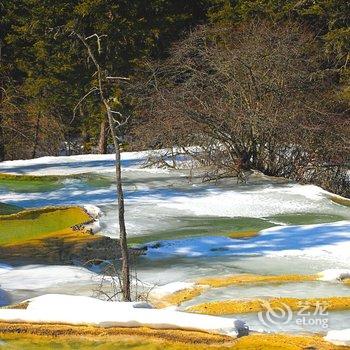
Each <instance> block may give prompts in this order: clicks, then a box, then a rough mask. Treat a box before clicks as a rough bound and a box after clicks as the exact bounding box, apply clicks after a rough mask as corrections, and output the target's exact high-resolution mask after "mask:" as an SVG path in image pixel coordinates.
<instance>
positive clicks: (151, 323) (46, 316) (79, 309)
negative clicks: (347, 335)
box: [0, 294, 248, 338]
mask: <svg viewBox="0 0 350 350" xmlns="http://www.w3.org/2000/svg"><path fill="white" fill-rule="evenodd" d="M29 301H30V303H29V306H28V308H27V309H26V310H18V309H0V321H4V322H26V323H55V324H71V325H91V326H97V327H143V326H145V327H150V328H155V329H183V330H195V331H204V332H209V333H216V334H223V335H228V336H231V337H234V338H236V337H237V336H238V335H240V334H246V333H247V332H248V327H247V325H246V324H245V322H243V321H240V320H237V319H232V318H223V317H216V316H208V315H199V314H192V313H186V312H181V311H175V310H170V309H151V308H149V306H148V305H144V306H146V307H143V305H140V303H124V302H107V301H102V300H99V299H94V298H90V297H81V296H70V295H59V294H54V295H43V296H40V297H37V298H33V299H30V300H29Z"/></svg>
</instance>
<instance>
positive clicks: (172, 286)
mask: <svg viewBox="0 0 350 350" xmlns="http://www.w3.org/2000/svg"><path fill="white" fill-rule="evenodd" d="M195 285H196V284H195V283H194V282H180V281H179V282H171V283H167V284H164V285H163V286H157V287H155V288H154V289H152V290H151V293H150V294H151V296H152V297H155V298H162V297H165V296H166V295H169V294H173V293H176V292H180V291H181V290H184V289H192V288H194V287H195Z"/></svg>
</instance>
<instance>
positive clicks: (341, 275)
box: [318, 269, 350, 282]
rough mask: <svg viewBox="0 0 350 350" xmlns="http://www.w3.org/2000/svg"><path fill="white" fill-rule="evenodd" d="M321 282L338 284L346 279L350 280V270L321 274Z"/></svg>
mask: <svg viewBox="0 0 350 350" xmlns="http://www.w3.org/2000/svg"><path fill="white" fill-rule="evenodd" d="M318 275H319V280H320V281H326V282H337V281H341V280H343V279H345V278H350V270H348V269H328V270H325V271H322V272H320V273H319V274H318Z"/></svg>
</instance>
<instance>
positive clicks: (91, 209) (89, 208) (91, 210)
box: [83, 204, 103, 220]
mask: <svg viewBox="0 0 350 350" xmlns="http://www.w3.org/2000/svg"><path fill="white" fill-rule="evenodd" d="M83 208H84V210H85V211H86V212H87V213H88V214H89V215H90V216H91V217H92V218H93V219H94V220H97V219H98V218H100V217H101V216H102V214H103V213H102V211H101V209H100V208H99V207H97V206H96V205H92V204H85V205H83Z"/></svg>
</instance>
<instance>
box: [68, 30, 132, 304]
mask: <svg viewBox="0 0 350 350" xmlns="http://www.w3.org/2000/svg"><path fill="white" fill-rule="evenodd" d="M74 33H75V35H76V36H77V37H78V38H79V40H80V41H81V42H82V43H83V44H84V46H85V48H86V49H87V52H88V55H89V57H90V58H91V59H92V61H93V63H94V65H95V67H96V73H97V78H98V90H99V93H100V98H101V102H102V103H103V105H104V107H105V109H106V113H107V120H108V126H109V129H110V132H111V135H112V139H113V144H114V150H115V161H116V163H115V173H116V182H117V195H118V216H119V231H120V234H119V237H120V250H121V255H122V293H123V299H124V300H125V301H131V293H130V265H129V251H128V244H127V236H126V227H125V217H124V211H125V210H124V193H123V185H122V173H121V162H120V161H121V159H120V146H119V135H118V134H117V129H116V125H118V130H120V127H121V125H122V124H123V123H120V122H118V121H115V120H114V118H113V111H112V109H111V107H110V105H109V102H108V99H107V98H106V97H105V95H104V84H106V82H107V79H106V77H104V75H103V70H102V69H101V67H100V65H99V63H98V61H97V59H96V57H95V55H94V53H93V51H92V50H91V47H90V45H89V44H88V43H87V42H86V39H85V38H84V37H83V36H81V35H80V34H78V33H76V32H74ZM93 36H96V37H97V42H98V45H99V43H100V41H99V40H100V38H99V36H98V35H97V34H94V35H93ZM91 37H92V36H90V38H91ZM94 90H96V88H94V89H93V90H91V91H94ZM88 95H89V94H86V95H85V96H84V98H85V97H86V96H88ZM81 101H82V100H81ZM114 113H116V112H115V111H114ZM118 114H119V113H118ZM119 115H120V114H119Z"/></svg>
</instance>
